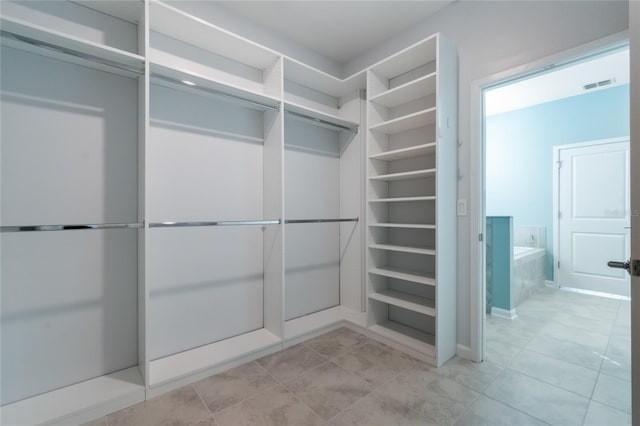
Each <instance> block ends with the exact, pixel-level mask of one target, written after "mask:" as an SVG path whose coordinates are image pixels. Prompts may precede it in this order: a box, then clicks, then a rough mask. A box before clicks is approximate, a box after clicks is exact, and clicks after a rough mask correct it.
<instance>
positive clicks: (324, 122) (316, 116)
mask: <svg viewBox="0 0 640 426" xmlns="http://www.w3.org/2000/svg"><path fill="white" fill-rule="evenodd" d="M284 109H285V111H287V112H289V113H291V115H292V116H293V117H297V118H303V119H305V120H310V121H313V123H314V124H316V125H318V126H321V127H327V128H332V129H334V130H350V131H352V132H357V131H358V123H355V122H353V121H349V120H345V119H343V118H340V117H338V116H335V115H331V114H326V113H324V112H321V111H318V110H315V109H312V108H307V107H304V106H302V105H298V104H295V103H292V102H285V103H284Z"/></svg>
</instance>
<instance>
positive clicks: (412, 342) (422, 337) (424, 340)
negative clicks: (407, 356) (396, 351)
mask: <svg viewBox="0 0 640 426" xmlns="http://www.w3.org/2000/svg"><path fill="white" fill-rule="evenodd" d="M369 330H370V331H372V332H374V333H378V334H379V335H381V336H383V337H386V338H387V339H389V340H393V341H395V342H397V343H399V344H401V345H404V346H407V347H409V348H411V349H413V350H416V351H418V352H420V353H423V354H425V355H427V356H430V357H432V358H433V357H435V355H436V348H435V344H436V338H435V336H434V335H432V334H427V333H425V332H423V331H420V330H416V329H415V328H412V327H407V326H406V325H402V324H399V323H397V322H394V321H383V322H381V323H379V324H375V325H372V326H371V327H369Z"/></svg>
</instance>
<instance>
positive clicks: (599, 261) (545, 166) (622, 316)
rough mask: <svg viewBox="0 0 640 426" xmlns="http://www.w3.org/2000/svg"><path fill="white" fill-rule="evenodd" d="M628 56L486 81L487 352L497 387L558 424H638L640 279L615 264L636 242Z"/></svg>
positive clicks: (498, 395)
mask: <svg viewBox="0 0 640 426" xmlns="http://www.w3.org/2000/svg"><path fill="white" fill-rule="evenodd" d="M628 61H629V51H628V46H617V47H616V48H615V49H610V50H608V51H606V52H598V54H592V55H587V56H584V57H582V58H580V59H579V60H575V61H572V62H571V63H568V64H565V65H563V66H561V67H555V68H553V69H550V70H545V71H541V72H539V73H536V74H533V75H528V76H526V77H523V78H519V79H515V80H514V79H511V80H509V81H504V82H500V83H499V84H495V85H492V86H490V87H486V88H485V89H484V91H483V106H484V116H483V123H482V125H483V132H484V141H483V144H484V145H483V148H484V156H483V163H482V167H483V170H484V185H485V186H484V189H485V201H484V203H483V204H484V212H483V217H482V219H483V221H482V222H483V224H484V226H483V229H482V233H483V235H484V247H485V250H484V253H485V258H486V261H485V262H484V265H483V266H484V268H483V269H484V271H485V276H484V277H483V278H484V280H485V285H484V288H485V289H486V290H485V294H484V296H485V307H486V309H485V310H484V314H485V316H484V329H483V330H484V332H483V336H484V342H483V344H482V345H481V346H482V347H483V348H484V351H483V357H482V358H483V360H484V361H485V362H487V363H488V364H494V365H495V366H500V367H502V368H503V371H502V373H501V374H500V375H499V376H498V377H497V379H496V380H497V381H499V382H500V383H499V384H495V385H494V386H490V388H489V389H490V392H493V393H494V394H493V395H490V396H491V397H493V398H494V399H497V400H498V401H499V402H502V403H504V404H506V405H509V406H511V407H512V408H516V409H519V410H521V411H524V412H525V413H527V414H529V415H531V416H533V417H537V418H539V419H540V420H542V421H547V422H549V423H552V424H555V423H576V424H583V423H584V424H589V422H590V421H594V420H596V419H600V418H608V419H614V418H615V419H619V420H620V421H622V422H624V421H627V420H628V421H629V422H630V413H631V361H630V359H631V355H630V349H631V343H630V307H629V299H628V295H629V278H628V276H627V275H626V272H624V271H621V270H614V269H610V268H608V267H607V260H620V259H627V258H628V255H629V247H630V241H629V229H628V226H629V212H630V208H629V119H630V117H629V62H628ZM491 389H493V390H491ZM538 394H539V395H538ZM543 394H544V395H554V397H553V398H552V399H553V400H554V402H550V403H549V404H547V405H546V406H544V407H542V406H537V407H534V405H536V404H530V401H532V400H536V398H538V397H539V396H540V395H543ZM526 395H528V396H526ZM555 405H557V407H555ZM569 405H572V406H573V407H574V408H575V410H573V411H571V410H565V411H562V410H561V409H560V407H562V406H564V407H567V406H569ZM554 407H555V408H558V410H555V408H554ZM612 424H616V423H612ZM617 424H622V423H617Z"/></svg>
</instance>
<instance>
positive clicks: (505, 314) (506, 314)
mask: <svg viewBox="0 0 640 426" xmlns="http://www.w3.org/2000/svg"><path fill="white" fill-rule="evenodd" d="M491 316H494V317H498V318H504V319H508V320H514V319H516V318H518V314H517V313H516V309H515V308H513V309H502V308H496V307H495V306H492V307H491Z"/></svg>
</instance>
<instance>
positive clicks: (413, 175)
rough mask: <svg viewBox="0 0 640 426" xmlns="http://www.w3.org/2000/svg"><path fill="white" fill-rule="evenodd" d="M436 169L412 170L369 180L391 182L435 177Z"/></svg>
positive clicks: (372, 177) (373, 177)
mask: <svg viewBox="0 0 640 426" xmlns="http://www.w3.org/2000/svg"><path fill="white" fill-rule="evenodd" d="M435 174H436V169H424V170H412V171H410V172H400V173H390V174H386V175H378V176H371V177H370V178H369V179H370V180H383V181H385V182H392V181H395V180H409V179H422V178H426V177H429V176H435Z"/></svg>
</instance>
